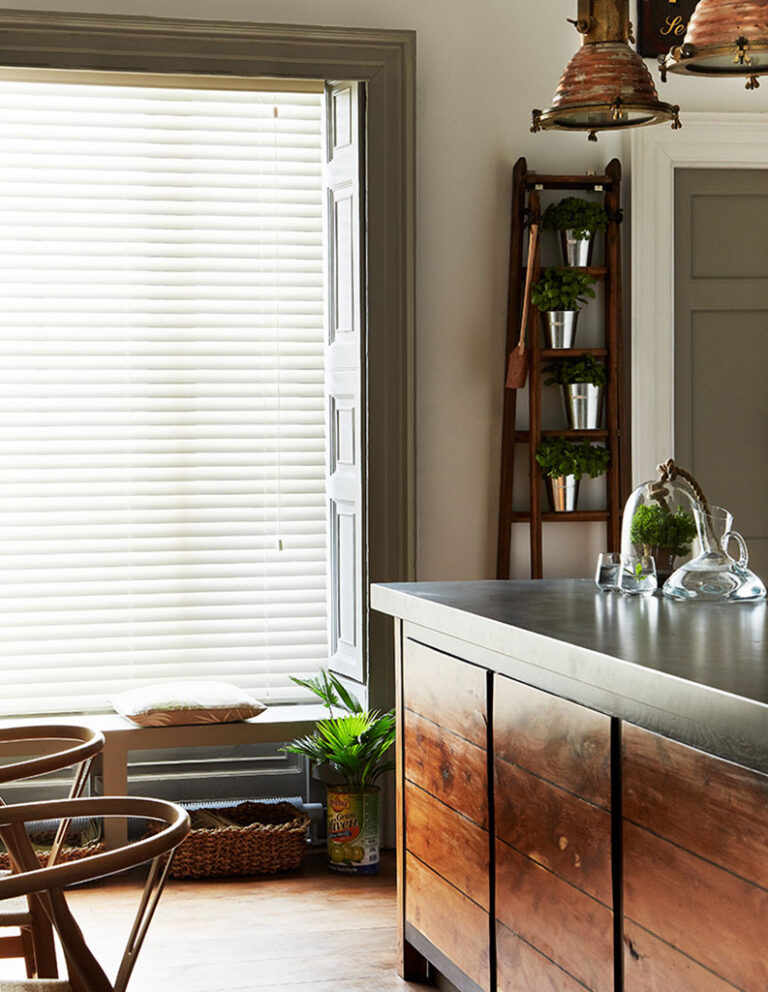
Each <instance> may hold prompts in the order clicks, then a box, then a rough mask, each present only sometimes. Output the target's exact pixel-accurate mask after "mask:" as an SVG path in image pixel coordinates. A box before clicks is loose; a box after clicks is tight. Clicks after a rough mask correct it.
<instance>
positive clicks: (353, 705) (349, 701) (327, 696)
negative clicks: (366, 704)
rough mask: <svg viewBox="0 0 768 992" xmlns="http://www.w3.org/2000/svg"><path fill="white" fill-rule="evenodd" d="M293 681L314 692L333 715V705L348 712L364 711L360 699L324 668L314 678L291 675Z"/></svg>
mask: <svg viewBox="0 0 768 992" xmlns="http://www.w3.org/2000/svg"><path fill="white" fill-rule="evenodd" d="M291 681H292V682H295V683H296V685H300V686H303V687H304V688H305V689H309V691H310V692H314V694H315V695H316V696H318V697H319V698H320V699H322V701H323V702H324V703H325V705H326V706H327V707H328V713H329V714H330V716H331V717H332V716H333V707H334V706H335V707H336V708H337V709H342V710H346V712H347V713H362V712H363V707H362V706H361V705H360V700H359V699H358V698H357V696H355V695H353V693H351V692H350V691H349V690H348V689H347V688H346V687H345V686H344V685H343V683H342V682H340V681H339V679H337V678H336V676H335V675H334V674H333V673H332V672H327V671H326V670H325V669H323V670H322V671H321V672H320V674H319V675H316V676H315V677H314V678H312V679H297V678H294V677H293V676H291Z"/></svg>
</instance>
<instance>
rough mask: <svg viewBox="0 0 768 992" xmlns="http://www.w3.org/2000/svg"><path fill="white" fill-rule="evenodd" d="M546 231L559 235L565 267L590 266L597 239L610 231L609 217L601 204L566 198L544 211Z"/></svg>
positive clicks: (543, 224)
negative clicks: (595, 239)
mask: <svg viewBox="0 0 768 992" xmlns="http://www.w3.org/2000/svg"><path fill="white" fill-rule="evenodd" d="M541 225H542V227H543V228H544V230H545V231H559V232H560V240H561V244H562V248H563V261H564V262H565V264H566V265H579V266H582V265H591V264H592V247H593V245H594V237H595V234H596V233H597V232H598V231H605V230H606V228H607V227H608V215H607V214H606V212H605V209H604V208H603V206H602V205H601V204H600V203H594V202H593V201H591V200H585V199H584V198H583V197H580V196H566V197H565V199H563V200H560V201H559V202H558V203H552V204H550V206H548V207H547V209H546V210H545V211H544V216H543V217H542V218H541Z"/></svg>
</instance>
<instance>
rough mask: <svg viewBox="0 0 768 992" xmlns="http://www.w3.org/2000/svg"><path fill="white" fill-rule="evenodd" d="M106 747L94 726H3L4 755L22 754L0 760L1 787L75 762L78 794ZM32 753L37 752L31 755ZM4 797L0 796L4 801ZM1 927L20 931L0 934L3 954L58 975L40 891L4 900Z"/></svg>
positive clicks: (0, 752)
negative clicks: (8, 934) (38, 896)
mask: <svg viewBox="0 0 768 992" xmlns="http://www.w3.org/2000/svg"><path fill="white" fill-rule="evenodd" d="M103 747H104V735H103V734H102V733H101V732H100V731H97V730H91V729H90V728H89V727H81V726H74V725H71V724H58V723H57V724H32V725H29V724H27V725H15V726H9V727H0V758H2V757H16V756H18V757H19V758H20V760H18V761H13V762H9V763H8V764H3V765H0V787H2V786H3V785H6V784H8V783H9V782H17V781H20V780H22V779H28V778H35V777H36V776H38V775H45V774H47V773H49V772H56V771H61V770H63V769H66V768H74V777H73V781H72V786H71V788H70V791H69V798H70V799H74V798H77V797H78V796H79V795H80V793H81V792H82V789H83V786H84V785H85V783H86V781H87V779H88V773H89V771H90V768H91V763H92V761H93V759H94V757H95V756H96V755H97V754H99V753H100V751H101V750H102V748H103ZM38 752H40V753H38ZM30 754H32V755H34V756H33V757H28V756H29V755H30ZM2 803H3V800H2V798H0V805H2ZM68 826H69V822H68V821H64V820H62V821H61V823H60V824H59V827H58V830H57V832H56V836H55V838H54V842H53V847H52V848H51V853H50V856H49V858H48V863H49V864H53V863H54V862H55V861H56V858H57V857H58V854H59V851H60V849H61V845H62V843H63V841H64V836H65V834H66V832H67V828H68ZM0 874H2V873H1V872H0ZM0 928H2V929H8V928H14V929H16V930H18V934H17V935H13V936H0V958H12V957H14V958H15V957H22V958H24V963H25V966H26V970H27V977H28V978H33V977H38V978H55V977H56V975H57V974H58V972H57V968H56V950H55V946H54V941H53V930H52V928H51V924H50V922H49V920H48V917H47V916H46V915H45V913H44V912H43V909H42V906H41V904H40V901H39V899H38V898H37V896H34V895H30V896H27V897H23V896H19V897H17V898H16V899H12V900H9V901H3V902H0Z"/></svg>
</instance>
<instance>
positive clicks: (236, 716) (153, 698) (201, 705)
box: [110, 682, 266, 727]
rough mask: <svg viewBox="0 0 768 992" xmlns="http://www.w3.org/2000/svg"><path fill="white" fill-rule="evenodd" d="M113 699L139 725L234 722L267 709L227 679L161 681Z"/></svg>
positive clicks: (120, 710)
mask: <svg viewBox="0 0 768 992" xmlns="http://www.w3.org/2000/svg"><path fill="white" fill-rule="evenodd" d="M110 702H111V703H112V705H113V706H114V707H115V709H116V710H117V712H118V713H119V714H120V715H121V716H124V717H126V718H127V719H128V720H132V721H133V722H134V723H137V724H138V725H139V726H140V727H169V726H171V725H173V724H193V723H235V722H237V721H239V720H247V719H248V718H249V717H253V716H258V715H259V713H263V712H264V710H265V709H266V706H265V705H264V704H263V703H260V702H259V700H258V699H254V698H253V696H251V695H250V694H249V693H247V692H245V691H244V690H243V689H238V688H237V686H234V685H229V683H227V682H162V683H160V684H159V685H148V686H144V688H142V689H129V690H128V691H127V692H121V693H120V695H119V696H115V697H114V698H113V699H111V700H110Z"/></svg>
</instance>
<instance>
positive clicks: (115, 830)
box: [0, 704, 328, 850]
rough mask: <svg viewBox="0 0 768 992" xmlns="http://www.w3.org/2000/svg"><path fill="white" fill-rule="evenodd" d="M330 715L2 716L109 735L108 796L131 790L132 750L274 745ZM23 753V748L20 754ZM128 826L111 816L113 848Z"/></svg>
mask: <svg viewBox="0 0 768 992" xmlns="http://www.w3.org/2000/svg"><path fill="white" fill-rule="evenodd" d="M327 715H328V711H327V710H326V709H325V707H324V706H321V705H319V704H318V705H317V706H315V705H309V706H270V707H268V708H267V709H266V710H265V711H264V712H263V713H262V714H261V715H260V716H258V717H254V718H253V719H251V720H243V721H240V722H239V723H198V724H191V725H189V726H173V727H138V726H136V724H135V723H131V722H130V720H126V719H125V718H124V717H121V716H118V715H117V714H116V713H103V714H96V715H90V716H78V715H72V714H70V715H67V716H57V717H51V718H48V719H43V718H40V719H34V720H2V721H0V726H3V725H10V724H13V725H15V726H18V725H19V724H41V723H50V722H52V721H53V720H55V722H56V723H76V724H81V725H84V726H87V727H93V728H95V729H96V730H100V731H101V732H102V733H103V734H104V740H105V744H104V750H103V752H102V753H101V756H100V758H99V759H97V761H98V765H97V771H98V773H100V775H101V779H102V791H103V794H104V795H105V796H126V795H127V794H128V752H129V751H161V750H164V749H169V748H184V747H227V746H228V745H231V746H235V745H237V744H274V743H281V742H282V741H289V740H292V739H293V738H294V737H301V736H302V735H303V734H308V733H310V732H311V731H312V729H313V728H314V726H315V723H316V722H317V721H318V720H319V719H322V718H323V717H325V716H327ZM20 753H21V752H20ZM126 828H127V824H126V822H125V821H124V820H121V819H105V821H104V840H105V842H106V845H107V848H108V849H110V850H112V849H114V848H116V847H120V846H122V845H123V844H125V843H126V841H127V835H126Z"/></svg>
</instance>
